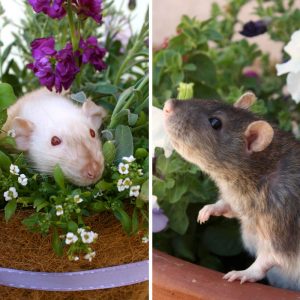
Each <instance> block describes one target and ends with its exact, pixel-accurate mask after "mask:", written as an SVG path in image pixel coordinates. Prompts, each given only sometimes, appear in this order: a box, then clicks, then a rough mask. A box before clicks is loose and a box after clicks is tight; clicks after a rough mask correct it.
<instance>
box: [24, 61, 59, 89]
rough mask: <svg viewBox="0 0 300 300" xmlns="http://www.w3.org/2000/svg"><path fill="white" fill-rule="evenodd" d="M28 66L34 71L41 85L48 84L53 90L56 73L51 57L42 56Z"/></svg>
mask: <svg viewBox="0 0 300 300" xmlns="http://www.w3.org/2000/svg"><path fill="white" fill-rule="evenodd" d="M27 67H28V68H29V69H31V70H32V71H33V72H34V74H35V76H36V77H37V78H38V79H39V81H40V84H41V85H44V86H46V87H47V88H48V90H50V91H52V88H53V85H54V82H55V74H54V70H53V67H52V65H51V62H50V59H49V58H47V57H42V58H41V59H39V60H37V61H35V62H34V63H31V64H28V65H27Z"/></svg>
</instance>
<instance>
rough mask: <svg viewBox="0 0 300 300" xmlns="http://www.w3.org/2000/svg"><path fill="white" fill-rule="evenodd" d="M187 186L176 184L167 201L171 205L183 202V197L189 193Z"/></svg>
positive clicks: (169, 192) (167, 196) (169, 191)
mask: <svg viewBox="0 0 300 300" xmlns="http://www.w3.org/2000/svg"><path fill="white" fill-rule="evenodd" d="M187 189H188V186H187V184H184V183H181V184H178V183H177V184H176V185H175V187H174V188H172V189H170V190H168V193H167V195H166V200H167V201H169V202H170V203H176V202H178V201H180V200H181V198H182V196H183V195H184V194H185V193H186V192H187Z"/></svg>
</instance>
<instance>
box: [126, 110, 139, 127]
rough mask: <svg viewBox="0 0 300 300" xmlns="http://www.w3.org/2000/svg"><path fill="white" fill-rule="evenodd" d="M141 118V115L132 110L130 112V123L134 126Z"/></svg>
mask: <svg viewBox="0 0 300 300" xmlns="http://www.w3.org/2000/svg"><path fill="white" fill-rule="evenodd" d="M138 118H139V115H137V114H133V113H131V112H129V113H128V125H129V126H134V125H135V124H136V122H137V120H138Z"/></svg>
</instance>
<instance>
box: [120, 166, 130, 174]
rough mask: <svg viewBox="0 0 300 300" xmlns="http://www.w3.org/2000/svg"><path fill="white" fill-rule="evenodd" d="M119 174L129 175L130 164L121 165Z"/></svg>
mask: <svg viewBox="0 0 300 300" xmlns="http://www.w3.org/2000/svg"><path fill="white" fill-rule="evenodd" d="M118 169H119V173H120V174H128V173H129V164H123V163H119V168H118Z"/></svg>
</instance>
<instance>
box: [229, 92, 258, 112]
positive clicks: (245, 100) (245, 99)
mask: <svg viewBox="0 0 300 300" xmlns="http://www.w3.org/2000/svg"><path fill="white" fill-rule="evenodd" d="M255 101H256V96H255V95H254V94H253V93H252V92H246V93H245V94H243V95H242V96H241V97H240V98H239V100H237V101H236V102H235V103H234V105H233V106H234V107H238V108H243V109H248V108H249V107H250V106H252V104H253V103H254V102H255Z"/></svg>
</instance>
